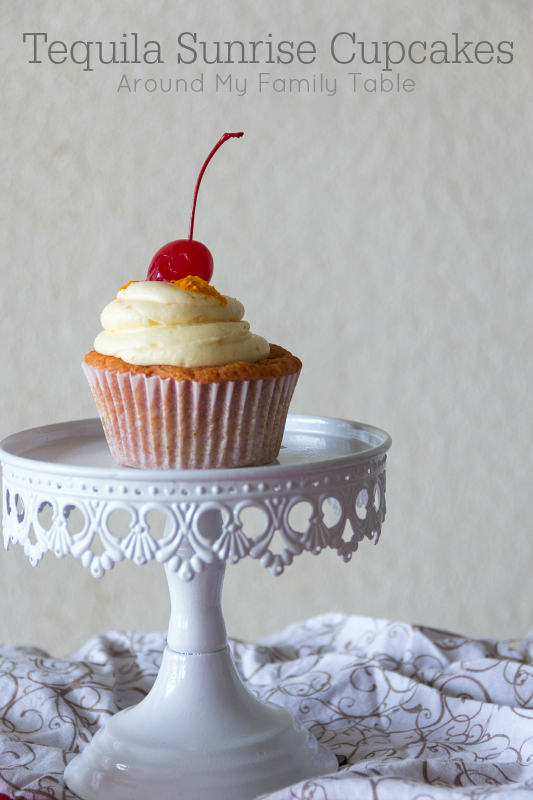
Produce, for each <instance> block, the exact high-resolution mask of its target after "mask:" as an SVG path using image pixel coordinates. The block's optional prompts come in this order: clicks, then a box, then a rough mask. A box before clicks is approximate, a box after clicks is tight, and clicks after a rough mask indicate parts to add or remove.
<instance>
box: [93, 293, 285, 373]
mask: <svg viewBox="0 0 533 800" xmlns="http://www.w3.org/2000/svg"><path fill="white" fill-rule="evenodd" d="M205 286H206V287H207V284H206V285H205ZM205 291H206V293H203V292H202V290H201V288H200V289H196V290H195V291H189V290H187V289H183V288H181V287H180V286H177V285H175V284H173V283H166V282H164V281H136V282H134V283H130V284H128V285H127V286H125V287H124V288H122V289H121V290H120V291H119V293H118V295H117V297H116V298H115V300H113V301H112V302H111V303H109V305H107V306H106V307H105V308H104V310H103V312H102V316H101V322H102V327H103V328H104V330H103V331H102V332H101V333H99V334H98V336H97V337H96V339H95V342H94V349H95V350H96V351H97V352H98V353H102V354H103V355H108V356H116V357H117V358H121V359H122V360H123V361H126V362H127V363H128V364H139V365H141V366H151V365H156V364H157V365H162V364H169V365H172V366H174V367H219V366H223V365H224V364H231V363H233V362H235V361H248V362H250V363H253V362H255V361H259V360H260V359H262V358H266V357H267V356H268V354H269V352H270V346H269V344H268V342H267V341H266V339H263V338H262V337H261V336H256V335H255V334H253V333H250V326H249V324H248V323H247V322H245V320H243V319H242V317H243V315H244V306H243V305H242V303H240V302H239V301H238V300H235V298H233V297H223V296H222V295H219V294H218V292H216V290H213V288H212V287H207V288H206V290H205ZM208 291H209V294H208V293H207V292H208ZM224 301H225V302H224Z"/></svg>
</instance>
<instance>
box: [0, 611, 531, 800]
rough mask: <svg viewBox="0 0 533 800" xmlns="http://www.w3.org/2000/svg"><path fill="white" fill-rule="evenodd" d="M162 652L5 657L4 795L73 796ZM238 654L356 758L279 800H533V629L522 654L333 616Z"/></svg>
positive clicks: (261, 687)
mask: <svg viewBox="0 0 533 800" xmlns="http://www.w3.org/2000/svg"><path fill="white" fill-rule="evenodd" d="M164 645H165V638H164V636H163V635H161V634H154V633H151V634H140V633H138V634H122V633H108V634H102V635H100V636H95V637H93V638H92V639H90V640H89V641H88V642H87V643H86V644H85V645H84V646H83V647H82V648H81V649H80V650H79V651H78V652H77V653H75V654H73V655H72V656H71V657H70V658H68V659H62V660H54V659H52V658H50V657H49V656H48V655H47V654H46V653H44V652H43V651H41V650H38V649H34V648H29V647H9V646H4V647H0V793H2V792H4V793H6V794H7V795H8V796H10V797H13V798H14V797H17V798H27V799H28V800H34V799H35V798H43V797H47V798H53V799H54V800H73V798H74V795H72V794H71V793H70V792H69V791H68V790H67V789H66V787H65V785H64V783H63V777H62V776H63V770H64V767H65V764H66V763H67V762H68V761H69V759H70V758H71V757H72V755H73V754H74V753H76V752H79V751H80V750H81V749H82V748H83V747H84V746H85V744H86V743H87V742H88V741H90V739H91V737H92V736H93V735H94V733H95V732H96V731H97V730H98V729H99V728H100V727H101V726H102V725H103V724H104V723H105V721H106V720H107V719H108V718H109V716H110V715H111V714H113V713H114V712H115V711H117V710H118V709H122V708H126V707H127V706H129V705H132V704H133V703H135V702H137V701H138V700H139V699H140V698H141V697H143V696H144V695H145V694H146V692H147V691H148V690H149V689H150V687H151V685H152V683H153V681H154V679H155V676H156V674H157V670H158V667H159V664H160V660H161V655H162V651H163V648H164ZM231 646H232V649H233V653H234V656H235V660H236V663H237V667H238V669H239V671H240V673H241V675H242V677H243V679H244V680H245V682H246V684H247V686H248V687H249V688H250V689H251V690H253V691H254V692H256V693H257V694H258V695H259V696H260V697H261V698H263V699H266V700H271V701H273V702H276V703H279V704H280V705H282V706H285V707H286V708H287V709H289V710H290V711H291V713H292V714H293V715H294V716H295V717H296V718H297V719H299V720H301V721H302V722H303V723H304V724H305V725H307V726H308V727H309V728H310V729H311V730H312V732H313V733H314V735H315V736H316V737H317V738H318V739H319V740H320V741H321V742H322V743H323V744H325V745H326V746H328V747H330V748H331V749H332V750H333V752H335V753H337V754H338V755H341V756H345V757H346V758H347V760H348V764H347V766H346V767H344V768H342V769H341V770H340V771H339V772H338V773H336V774H335V775H332V776H328V777H325V778H320V779H314V780H312V781H308V782H307V783H305V784H299V785H297V786H294V787H291V788H290V789H285V790H282V791H278V792H276V793H274V794H271V795H269V800H354V798H357V800H415V798H416V799H420V798H424V800H441V798H442V800H444V799H445V798H446V799H447V800H448V799H449V800H451V799H452V798H453V800H459V799H460V798H475V799H476V800H481V798H492V797H502V798H503V797H510V798H512V799H513V800H520V798H526V797H527V798H531V797H533V633H532V634H530V635H529V636H528V637H526V638H525V640H524V641H523V642H522V643H516V646H513V647H511V646H510V645H509V644H508V643H498V642H494V641H492V640H487V639H466V638H464V637H461V636H458V635H456V634H451V633H446V632H442V631H437V630H432V629H428V628H417V627H414V626H410V625H407V624H405V623H401V622H386V621H382V620H374V619H367V618H363V617H346V616H342V615H339V614H329V615H324V616H321V617H317V618H316V619H311V620H308V621H307V622H302V623H299V624H296V625H293V626H291V627H290V628H287V629H286V630H284V631H282V632H281V633H279V634H276V635H274V636H271V637H269V638H268V639H263V640H261V641H260V642H257V643H255V644H246V643H242V642H238V641H233V642H231ZM154 800H155V799H154Z"/></svg>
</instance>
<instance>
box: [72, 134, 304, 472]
mask: <svg viewBox="0 0 533 800" xmlns="http://www.w3.org/2000/svg"><path fill="white" fill-rule="evenodd" d="M241 136H242V133H225V134H224V135H223V136H222V138H221V139H220V140H219V142H218V143H217V144H216V145H215V147H214V148H213V150H212V151H211V153H210V154H209V156H208V157H207V159H206V161H205V163H204V165H203V167H202V169H201V171H200V175H199V177H198V181H197V183H196V188H195V192H194V198H193V205H192V212H191V223H190V229H189V238H188V239H178V240H176V241H174V242H169V243H168V244H166V245H164V246H163V247H162V248H161V249H160V250H158V252H157V253H156V254H155V256H154V257H153V259H152V261H151V263H150V266H149V268H148V276H147V280H146V281H130V283H128V284H126V286H123V287H122V289H121V290H120V291H119V293H118V295H117V297H116V298H115V300H113V301H112V302H111V303H110V304H109V305H108V306H106V308H105V309H104V311H103V313H102V326H103V328H104V330H103V331H102V333H100V334H99V336H97V337H96V341H95V343H94V350H93V351H92V352H90V353H88V355H87V356H86V357H85V363H84V365H83V367H84V370H85V374H86V375H87V378H88V380H89V383H90V386H91V389H92V391H93V395H94V399H95V400H96V405H97V407H98V411H99V413H100V417H101V419H102V423H103V426H104V431H105V435H106V437H107V441H108V443H109V447H110V449H111V453H112V455H113V458H114V459H115V461H118V462H119V463H120V464H124V465H126V466H129V467H142V468H145V469H208V468H217V467H243V466H250V465H260V464H268V463H269V462H270V461H273V460H274V459H275V458H276V456H277V455H278V453H279V451H280V447H281V440H282V437H283V429H284V426H285V420H286V417H287V411H288V408H289V403H290V400H291V397H292V393H293V391H294V387H295V386H296V381H297V380H298V375H299V373H300V369H301V367H302V365H301V362H300V360H299V359H298V358H296V357H295V356H292V355H291V354H290V353H288V352H287V351H286V350H283V348H281V347H278V346H277V345H269V343H268V342H267V341H266V339H263V338H262V337H261V336H256V335H255V334H253V333H250V326H249V325H248V323H247V322H245V321H244V320H243V315H244V307H243V306H242V304H241V303H240V302H239V301H238V300H235V298H233V297H225V296H223V295H221V294H219V292H217V290H216V289H215V288H214V286H211V285H210V284H209V281H210V280H211V277H212V274H213V257H212V255H211V253H210V252H209V250H208V249H207V247H206V246H205V245H204V244H202V243H201V242H198V241H196V240H195V239H193V229H194V214H195V209H196V200H197V197H198V189H199V187H200V182H201V180H202V176H203V174H204V172H205V169H206V167H207V165H208V164H209V161H210V160H211V159H212V157H213V155H214V154H215V153H216V151H217V150H218V149H219V147H221V145H222V144H224V142H225V141H227V140H228V139H231V138H240V137H241Z"/></svg>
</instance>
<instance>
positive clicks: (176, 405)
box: [82, 364, 299, 469]
mask: <svg viewBox="0 0 533 800" xmlns="http://www.w3.org/2000/svg"><path fill="white" fill-rule="evenodd" d="M82 366H83V370H84V372H85V375H86V377H87V380H88V381H89V385H90V387H91V390H92V393H93V396H94V399H95V401H96V406H97V408H98V412H99V414H100V418H101V420H102V425H103V428H104V432H105V435H106V439H107V442H108V444H109V449H110V450H111V454H112V456H113V458H114V460H115V461H117V462H118V463H120V464H123V465H124V466H128V467H139V468H142V469H211V468H227V467H244V466H259V465H261V464H268V463H270V462H271V461H273V460H274V459H275V458H276V457H277V455H278V453H279V451H280V448H281V440H282V438H283V430H284V428H285V420H286V418H287V412H288V410H289V404H290V401H291V398H292V394H293V392H294V388H295V386H296V382H297V380H298V376H299V373H296V374H294V375H285V376H283V377H281V378H271V379H269V380H253V381H223V382H221V383H198V382H196V381H190V380H181V381H178V380H174V379H173V378H165V379H163V378H160V377H158V376H151V377H147V376H146V375H144V374H142V373H141V374H137V375H134V374H132V373H129V372H124V373H121V372H118V371H110V370H107V369H96V368H95V367H92V366H90V365H89V364H83V365H82Z"/></svg>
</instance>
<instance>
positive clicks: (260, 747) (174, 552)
mask: <svg viewBox="0 0 533 800" xmlns="http://www.w3.org/2000/svg"><path fill="white" fill-rule="evenodd" d="M390 445H391V439H390V437H389V435H388V434H387V433H385V432H384V431H382V430H380V429H378V428H374V427H371V426H370V425H363V424H360V423H356V422H350V421H347V420H340V419H333V418H327V417H311V416H297V415H291V414H290V415H289V416H288V418H287V425H286V428H285V436H284V439H283V446H282V450H281V452H280V455H279V457H278V459H277V460H276V461H275V462H273V463H272V464H269V465H267V466H264V467H245V468H240V469H225V470H222V469H221V470H190V471H177V470H176V471H174V470H136V469H131V468H127V467H120V466H118V465H117V464H115V462H113V460H112V458H111V455H110V453H109V449H108V447H107V443H106V440H105V437H104V434H103V430H102V426H101V423H100V420H99V419H87V420H80V421H77V422H67V423H62V424H58V425H49V426H47V427H43V428H35V429H33V430H28V431H23V432H21V433H17V434H14V435H13V436H9V437H8V438H7V439H4V441H3V442H2V444H1V445H0V459H1V460H2V474H3V482H4V503H3V535H4V544H5V546H6V548H7V547H8V546H9V543H10V542H13V543H17V544H21V545H22V546H23V547H24V552H25V553H26V555H27V556H28V557H29V559H30V562H31V564H32V565H33V566H36V565H37V564H38V562H39V561H40V559H41V558H42V556H43V555H44V553H46V552H52V553H54V554H55V555H56V556H57V557H58V558H62V557H64V556H66V555H68V554H71V555H73V556H74V557H75V558H79V559H81V562H82V564H83V566H84V567H86V568H88V569H89V570H90V571H91V573H92V575H93V576H94V577H95V578H100V577H101V576H102V575H104V573H105V572H106V571H108V570H110V569H112V568H113V566H114V565H115V564H116V563H117V562H119V561H123V560H124V559H128V560H131V561H133V562H134V563H135V564H137V565H139V566H141V565H143V564H146V563H147V562H148V561H151V560H153V559H155V560H156V561H159V562H160V563H161V564H164V567H165V572H166V576H167V581H168V586H169V590H170V598H171V617H170V623H169V630H168V643H167V647H166V649H165V651H164V654H163V660H162V664H161V668H160V671H159V674H158V676H157V679H156V681H155V683H154V686H153V688H152V689H151V691H150V692H149V694H148V695H147V696H146V697H145V698H144V699H143V700H142V701H141V702H140V703H138V704H137V705H135V706H132V707H130V708H127V709H125V710H124V711H121V712H119V713H117V714H115V715H114V716H113V717H112V718H111V719H110V720H109V721H108V722H107V723H106V725H105V726H104V727H103V728H102V729H100V730H99V731H98V733H97V734H96V735H95V736H94V738H93V740H92V741H91V743H90V744H89V745H87V747H86V748H85V749H84V750H83V752H82V753H81V754H80V755H78V756H76V757H75V758H74V759H73V760H72V761H70V762H69V764H68V766H67V768H66V770H65V781H66V784H67V786H68V787H69V788H70V789H71V791H72V792H74V793H75V794H77V795H78V796H79V797H81V798H84V800H141V798H142V800H145V798H147V797H157V798H158V800H175V798H187V800H211V799H212V798H213V799H214V800H252V799H253V798H256V797H257V796H259V795H261V794H265V793H268V792H273V791H275V790H277V789H280V788H282V787H284V786H289V785H291V784H293V783H296V782H298V781H301V780H306V779H309V778H313V777H318V776H320V775H325V774H328V773H331V772H335V771H336V769H337V760H336V757H335V756H334V755H333V754H332V753H331V752H330V751H329V750H328V749H327V748H326V747H324V746H323V745H320V744H319V743H318V742H317V740H316V739H315V738H314V736H313V735H312V734H311V733H310V732H309V731H307V729H306V728H305V727H304V726H303V725H302V724H300V723H299V722H297V721H295V720H294V719H293V718H292V716H291V715H290V714H289V713H288V712H287V711H286V710H285V709H283V708H281V707H280V706H278V705H275V704H273V703H269V702H263V701H260V700H259V699H257V698H256V697H255V696H254V695H253V694H252V693H251V692H249V691H248V689H246V688H245V686H244V685H243V683H242V681H241V679H240V677H239V675H238V673H237V670H236V668H235V665H234V662H233V659H232V656H231V653H230V650H229V647H228V642H227V638H226V630H225V626H224V619H223V617H222V612H221V606H220V599H221V592H222V581H223V578H224V571H225V566H226V562H227V561H229V562H230V563H236V562H237V561H239V560H240V559H241V558H245V557H249V558H255V559H257V560H259V561H260V563H261V565H262V566H263V567H265V568H268V569H270V570H271V571H272V572H273V573H274V575H279V574H281V573H282V572H283V570H284V569H285V567H288V566H289V565H290V564H291V562H292V561H293V559H294V558H295V557H296V556H298V555H300V554H301V553H303V552H304V551H309V552H311V553H314V554H318V553H319V552H320V551H321V550H323V549H325V548H326V547H329V548H332V549H333V550H336V551H337V552H338V553H339V555H340V556H342V558H343V559H344V560H345V561H348V560H349V559H350V558H351V556H352V553H354V552H355V550H357V547H358V544H359V542H360V541H361V540H362V539H363V538H364V537H367V538H370V539H374V541H377V539H378V537H379V534H380V531H381V524H382V522H383V519H384V516H385V461H386V453H387V451H388V449H389V447H390ZM302 503H304V504H307V508H308V509H309V507H310V508H311V512H310V514H309V515H308V521H307V523H306V525H305V526H304V527H305V529H304V530H303V531H302V530H300V531H298V530H296V529H295V527H293V524H294V523H292V522H291V521H292V516H291V512H293V510H294V509H295V507H296V506H298V505H299V504H302ZM46 508H48V511H51V523H50V524H49V526H48V527H45V526H44V525H43V524H42V522H41V520H42V512H43V510H44V509H46ZM74 508H77V509H79V510H80V511H81V513H82V515H83V519H84V523H83V528H82V530H81V531H80V532H79V533H75V534H71V533H70V532H69V529H68V521H69V516H70V514H71V513H72V511H73V509H74ZM248 508H255V509H258V510H259V511H260V512H261V513H262V515H263V518H264V528H263V530H262V532H261V533H258V534H255V535H248V534H247V532H246V526H244V525H243V516H246V514H245V513H244V512H245V510H246V509H248ZM117 510H121V511H127V512H128V513H129V514H130V516H131V522H130V526H129V532H128V534H127V535H126V536H125V537H124V538H120V537H119V536H116V535H114V534H113V533H112V532H111V530H110V529H109V525H108V522H109V519H110V516H111V514H112V513H113V512H114V511H117ZM153 511H160V512H164V514H165V515H166V518H167V520H166V526H165V529H164V533H163V536H162V538H159V539H157V538H155V536H154V535H153V532H152V531H151V529H150V523H149V521H148V519H147V517H148V516H149V514H150V512H153ZM332 511H333V517H334V521H333V522H331V521H329V522H328V524H326V519H329V517H330V516H331V512H332ZM328 512H329V513H328ZM348 522H349V523H350V524H349V525H347V523H348ZM32 534H33V535H32ZM274 535H276V536H278V538H279V537H280V536H281V540H282V543H283V544H282V548H281V552H278V553H274V552H272V549H271V547H272V540H273V537H274ZM98 539H99V540H100V545H101V546H100V550H102V548H103V552H101V553H100V554H99V555H97V554H95V553H94V552H93V549H92V548H93V543H95V542H96V541H97V540H98ZM94 549H96V548H94Z"/></svg>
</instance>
